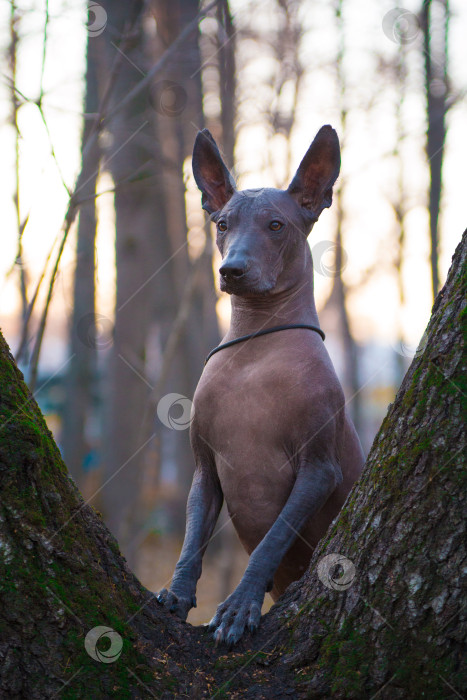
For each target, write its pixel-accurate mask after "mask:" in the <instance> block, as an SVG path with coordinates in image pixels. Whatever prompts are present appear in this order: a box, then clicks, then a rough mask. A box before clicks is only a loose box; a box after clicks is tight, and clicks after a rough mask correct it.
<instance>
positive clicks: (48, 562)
mask: <svg viewBox="0 0 467 700" xmlns="http://www.w3.org/2000/svg"><path fill="white" fill-rule="evenodd" d="M466 257H467V235H466V234H464V238H463V241H462V243H461V244H460V245H459V247H458V249H457V251H456V253H455V256H454V260H453V264H452V267H451V270H450V272H449V276H448V280H447V282H446V285H445V287H444V288H443V290H442V291H441V292H440V294H439V295H438V297H437V299H436V302H435V305H434V307H433V312H432V317H431V320H430V323H429V325H428V328H427V331H426V334H425V336H424V339H423V342H422V344H421V346H420V348H419V351H418V352H417V354H416V356H415V358H414V361H413V362H412V365H411V367H410V369H409V371H408V372H407V375H406V377H405V379H404V381H403V384H402V386H401V388H400V390H399V392H398V394H397V397H396V399H395V401H394V404H393V405H392V406H391V407H390V410H389V412H388V415H387V417H386V419H385V420H384V422H383V425H382V426H381V429H380V431H379V434H378V435H377V437H376V439H375V442H374V444H373V448H372V450H371V453H370V456H369V458H368V461H367V465H366V467H365V470H364V472H363V474H362V477H361V479H360V481H359V482H358V483H357V484H356V485H355V487H354V489H353V491H352V492H351V494H350V496H349V498H348V500H347V502H346V504H345V506H344V508H343V510H342V512H341V514H340V516H339V518H338V519H337V520H336V522H335V523H334V525H332V526H331V528H330V530H329V531H328V533H327V535H326V536H325V537H324V538H323V540H322V542H321V543H320V545H319V547H318V548H317V550H316V552H315V554H314V556H313V559H312V562H311V565H310V567H309V569H308V572H307V573H306V574H305V576H304V577H303V578H302V579H301V581H300V582H297V583H295V584H293V585H292V586H291V587H290V588H289V590H288V591H287V592H286V594H285V595H284V596H283V598H282V599H281V601H279V603H278V604H277V605H275V606H274V608H273V609H272V610H271V611H270V612H269V613H268V615H266V616H265V618H264V619H263V622H262V625H261V627H260V630H259V632H258V634H257V635H255V636H253V637H246V638H245V640H243V641H242V642H241V643H240V644H239V645H238V647H236V648H235V650H234V651H233V652H229V651H228V650H227V649H226V648H225V647H224V648H222V647H219V648H217V649H216V648H215V647H214V645H213V641H212V639H211V637H210V635H209V634H208V633H207V632H206V631H205V629H204V628H202V627H192V626H190V625H187V624H186V623H182V622H180V621H178V620H177V619H175V618H173V617H172V616H171V615H170V614H167V613H166V612H165V611H164V610H163V609H161V608H160V607H159V606H158V605H157V603H156V602H155V600H154V598H153V597H152V595H151V594H150V593H149V592H148V591H147V590H145V589H144V588H143V587H142V586H141V584H140V583H139V582H138V581H137V579H136V578H135V577H134V576H133V574H132V573H131V571H130V570H129V569H128V567H127V565H126V562H125V560H124V559H123V558H122V557H121V555H120V553H119V550H118V545H117V543H116V541H115V540H114V538H113V537H112V535H111V534H110V533H109V531H108V530H107V528H106V527H105V525H104V523H103V522H102V519H101V518H100V516H99V515H98V514H97V513H96V512H95V511H94V510H93V509H92V508H91V507H89V506H88V505H87V504H85V503H84V502H83V500H82V499H81V497H80V495H79V493H78V491H77V489H76V486H75V485H74V483H73V481H72V480H71V478H70V477H69V475H68V473H67V471H66V467H65V465H64V464H63V461H62V459H61V457H60V453H59V451H58V448H57V447H56V445H55V443H54V441H53V438H52V435H51V433H50V432H49V430H48V429H47V426H46V424H45V421H44V419H43V417H42V415H41V413H40V410H39V408H38V406H37V404H36V402H35V400H34V398H33V396H31V394H30V392H29V391H28V389H27V387H26V385H25V383H24V381H23V377H22V374H21V372H20V371H19V370H18V369H17V367H16V364H15V362H14V359H13V357H12V356H11V354H10V352H9V350H8V347H7V345H6V343H5V341H4V340H3V337H2V336H1V335H0V495H1V505H0V594H1V595H0V661H1V666H0V697H8V698H12V699H14V698H24V697H27V698H31V699H32V700H34V699H35V698H50V697H53V696H54V695H56V696H58V695H59V696H60V698H89V697H92V698H107V697H118V698H125V697H128V698H147V697H158V698H167V699H168V698H172V697H180V696H185V697H191V698H199V697H212V696H221V695H223V694H224V695H225V694H226V693H228V696H229V697H231V698H236V697H241V698H253V697H254V698H271V697H285V696H287V695H292V696H294V697H298V698H302V697H309V698H326V697H332V698H346V699H347V698H371V697H373V696H375V694H377V696H378V698H379V699H380V700H384V698H391V699H392V698H414V699H415V698H417V699H418V698H420V697H430V698H438V697H439V698H450V697H452V698H455V697H456V694H457V695H459V692H461V690H462V688H463V687H464V685H465V683H464V685H463V677H462V669H461V667H460V659H461V654H462V645H463V643H464V641H465V615H466V613H465V608H463V607H462V602H461V597H460V590H461V589H460V574H461V569H462V564H463V563H464V562H465V550H464V544H463V543H464V539H463V537H462V535H463V532H462V522H463V518H462V511H461V509H462V496H461V493H462V486H464V483H465V479H464V480H463V473H462V472H461V469H460V465H461V457H462V445H463V442H462V440H463V438H464V434H463V423H462V417H461V411H460V407H461V397H462V396H463V395H465V380H464V376H465V374H464V375H463V374H462V369H463V368H462V364H463V363H464V364H465V361H464V354H463V345H462V328H463V326H462V321H463V319H464V318H465V297H466V286H467V285H466V274H465V269H466ZM464 327H465V325H464ZM463 382H464V384H463ZM330 553H338V554H340V555H342V556H343V557H346V558H347V559H348V560H350V561H351V562H352V565H353V567H354V568H355V576H354V577H353V579H352V577H351V576H350V578H349V577H348V576H347V578H346V579H345V581H346V583H345V585H344V586H342V590H335V589H334V588H328V587H326V586H325V585H323V583H322V578H323V576H322V578H321V579H319V578H318V577H317V567H318V564H320V566H321V568H322V566H323V557H325V556H326V555H328V554H330ZM324 561H325V560H324ZM342 561H343V562H344V570H345V567H346V563H345V560H342ZM155 565H157V562H155ZM327 573H328V578H327V582H328V584H331V585H334V586H335V587H336V586H337V587H338V586H339V585H340V584H341V583H342V577H340V575H339V572H338V571H337V572H336V571H332V570H331V569H329V570H328V572H327ZM349 582H350V585H348V584H349ZM98 626H106V627H108V628H111V629H112V630H113V631H114V633H116V634H117V635H118V639H121V644H122V648H121V653H120V654H119V655H118V654H116V655H115V660H113V663H103V662H102V661H99V660H96V659H95V658H91V656H90V655H89V653H88V651H87V649H89V647H90V643H89V638H88V642H87V645H86V647H85V639H86V635H88V633H89V632H90V631H91V630H93V629H94V628H95V627H98ZM101 644H102V640H101ZM107 645H108V642H107ZM91 646H92V645H91ZM117 646H118V645H117ZM105 647H106V643H105V641H104V642H103V644H102V648H101V646H99V644H98V645H97V649H98V650H100V654H101V657H104V659H105V652H106V648H105ZM464 681H465V678H464Z"/></svg>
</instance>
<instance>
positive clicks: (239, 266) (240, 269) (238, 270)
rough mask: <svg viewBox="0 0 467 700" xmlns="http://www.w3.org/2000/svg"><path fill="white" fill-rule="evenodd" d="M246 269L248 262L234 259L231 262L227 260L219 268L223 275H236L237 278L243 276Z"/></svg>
mask: <svg viewBox="0 0 467 700" xmlns="http://www.w3.org/2000/svg"><path fill="white" fill-rule="evenodd" d="M246 271H247V265H246V263H240V262H235V261H232V262H231V263H229V262H225V263H224V264H223V265H222V266H221V267H220V268H219V272H220V273H221V275H222V277H234V278H235V279H238V278H239V277H243V275H244V274H245V272H246Z"/></svg>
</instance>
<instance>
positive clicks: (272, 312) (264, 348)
mask: <svg viewBox="0 0 467 700" xmlns="http://www.w3.org/2000/svg"><path fill="white" fill-rule="evenodd" d="M339 169H340V148H339V140H338V138H337V134H336V132H335V131H334V129H332V128H331V127H330V126H323V127H322V128H321V129H320V130H319V132H318V134H317V135H316V137H315V139H314V141H313V143H312V144H311V146H310V148H309V149H308V151H307V153H306V155H305V157H304V158H303V160H302V162H301V164H300V166H299V168H298V170H297V172H296V174H295V177H294V178H293V180H292V182H291V183H290V185H289V187H288V189H287V190H278V189H272V188H264V189H260V190H244V191H237V190H236V189H235V187H234V184H233V181H232V179H231V177H230V175H229V171H228V170H227V168H226V166H225V165H224V163H223V161H222V158H221V156H220V153H219V150H218V148H217V146H216V143H215V141H214V139H213V138H212V136H211V134H210V133H209V131H207V130H206V129H205V130H203V131H201V132H199V133H198V136H197V138H196V142H195V146H194V153H193V173H194V176H195V179H196V182H197V184H198V187H199V188H200V190H201V192H202V203H203V208H204V209H205V210H206V211H207V212H208V213H209V214H210V216H211V219H212V220H213V221H214V222H215V223H216V226H217V245H218V248H219V250H220V253H221V255H222V264H221V267H220V270H219V272H220V283H221V289H222V290H223V291H225V292H227V293H228V294H230V295H231V301H232V316H231V324H230V329H229V331H228V333H227V335H226V336H225V338H224V343H227V345H226V347H223V348H221V349H220V350H219V351H218V352H216V353H215V354H213V355H212V356H210V358H209V360H208V362H207V363H206V366H205V368H204V371H203V374H202V376H201V379H200V381H199V384H198V387H197V389H196V392H195V396H194V400H193V403H194V415H193V420H192V423H191V443H192V448H193V453H194V457H195V462H196V469H195V473H194V477H193V485H192V487H191V491H190V495H189V498H188V504H187V524H186V534H185V541H184V544H183V549H182V552H181V555H180V559H179V561H178V563H177V566H176V568H175V573H174V576H173V579H172V583H171V586H170V589H169V590H166V589H163V590H162V591H161V592H160V593H159V595H158V597H157V599H158V601H159V602H160V603H162V604H163V605H165V606H166V607H167V608H168V609H169V610H170V611H171V612H173V613H175V614H176V615H178V616H179V617H181V618H182V619H183V620H185V619H186V617H187V615H188V611H189V610H190V609H191V608H192V607H194V606H196V595H195V594H196V584H197V581H198V579H199V577H200V575H201V564H202V557H203V554H204V551H205V549H206V546H207V544H208V542H209V538H210V537H211V534H212V532H213V529H214V525H215V523H216V521H217V518H218V515H219V512H220V509H221V506H222V503H223V499H224V498H225V500H226V504H227V508H228V512H229V515H230V517H231V518H232V522H233V524H234V527H235V529H236V531H237V533H238V536H239V538H240V540H241V542H242V544H243V546H244V548H245V549H246V551H247V552H248V554H250V559H249V563H248V566H247V568H246V570H245V573H244V575H243V578H242V579H241V581H240V583H239V584H238V586H237V588H236V589H235V590H234V592H233V593H232V594H231V595H230V596H229V597H228V598H227V599H226V600H225V601H224V602H223V603H222V604H221V605H219V607H218V608H217V612H216V614H215V616H214V617H213V619H212V620H211V622H210V627H211V629H213V630H214V637H215V639H216V640H217V641H224V642H227V643H228V644H230V645H232V644H234V643H235V642H237V641H238V640H239V639H240V637H241V636H242V634H243V633H244V631H245V629H249V630H250V631H254V630H255V629H256V628H257V626H258V624H259V621H260V617H261V606H262V603H263V601H264V596H265V593H266V592H267V591H270V593H271V596H272V598H273V600H277V598H278V597H279V596H280V595H281V594H282V593H283V592H284V591H285V589H286V588H287V586H288V585H289V584H290V583H291V582H292V581H295V580H296V579H298V578H300V577H301V576H302V574H303V573H304V572H305V570H306V568H307V566H308V563H309V561H310V558H311V555H312V553H313V549H314V548H315V547H316V545H317V543H318V541H319V540H320V538H321V537H323V535H324V534H325V532H326V530H327V528H328V526H329V525H330V523H331V522H332V520H333V519H334V518H335V517H336V515H337V514H338V512H339V510H340V509H341V507H342V505H343V503H344V501H345V499H346V497H347V495H348V493H349V491H350V489H351V487H352V485H353V483H354V482H355V480H356V479H357V478H358V476H359V475H360V473H361V470H362V467H363V461H364V459H363V453H362V449H361V446H360V442H359V440H358V437H357V434H356V431H355V428H354V426H353V424H352V422H351V420H350V418H349V416H348V414H347V411H346V408H345V401H344V395H343V392H342V388H341V386H340V384H339V381H338V379H337V376H336V374H335V371H334V368H333V366H332V363H331V360H330V358H329V355H328V353H327V351H326V347H325V344H324V342H323V339H322V337H320V334H321V336H322V335H323V333H322V331H320V330H319V322H318V315H317V312H316V307H315V301H314V295H313V261H312V257H311V252H310V248H309V246H308V243H307V235H308V234H309V233H310V231H311V229H312V228H313V225H314V224H315V222H316V221H317V220H318V217H319V215H320V214H321V212H322V210H323V209H324V208H326V207H329V206H331V202H332V187H333V185H334V182H335V181H336V178H337V176H338V174H339ZM277 326H287V328H286V329H282V330H280V332H275V331H274V332H268V333H267V334H263V333H261V334H260V335H258V333H259V332H263V331H270V329H272V328H276V327H277ZM297 326H298V327H297ZM303 326H305V327H303ZM310 326H311V327H312V328H310ZM314 330H318V332H314ZM245 335H247V336H249V338H248V339H245V340H243V341H240V342H237V343H229V341H234V340H237V339H239V338H243V336H245ZM251 336H253V337H251Z"/></svg>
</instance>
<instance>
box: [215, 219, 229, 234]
mask: <svg viewBox="0 0 467 700" xmlns="http://www.w3.org/2000/svg"><path fill="white" fill-rule="evenodd" d="M217 230H218V231H222V232H223V231H227V224H226V223H225V221H219V223H218V224H217Z"/></svg>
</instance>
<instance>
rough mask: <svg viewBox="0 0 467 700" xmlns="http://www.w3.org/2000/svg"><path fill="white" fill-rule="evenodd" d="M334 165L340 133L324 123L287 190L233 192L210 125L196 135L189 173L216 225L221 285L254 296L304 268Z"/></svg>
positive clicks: (336, 165)
mask: <svg viewBox="0 0 467 700" xmlns="http://www.w3.org/2000/svg"><path fill="white" fill-rule="evenodd" d="M339 169H340V148H339V139H338V137H337V134H336V132H335V131H334V129H333V128H332V127H330V126H323V127H322V128H321V129H320V130H319V131H318V133H317V135H316V137H315V139H314V141H313V143H312V144H311V146H310V147H309V149H308V151H307V152H306V154H305V157H304V158H303V160H302V162H301V163H300V166H299V168H298V170H297V172H296V173H295V176H294V178H293V180H292V182H291V183H290V185H289V187H288V188H287V189H286V190H278V189H274V188H264V189H258V190H253V189H250V190H243V191H238V190H236V188H235V183H234V181H233V178H232V176H231V175H230V173H229V171H228V170H227V168H226V166H225V164H224V162H223V160H222V158H221V155H220V153H219V149H218V148H217V145H216V142H215V141H214V139H213V137H212V136H211V134H210V133H209V131H208V130H207V129H204V130H203V131H200V132H199V133H198V135H197V137H196V141H195V146H194V151H193V174H194V176H195V180H196V183H197V185H198V187H199V189H200V190H201V192H202V203H203V209H205V210H206V211H207V212H208V213H209V214H210V216H211V219H212V220H213V221H214V222H215V223H216V226H217V246H218V248H219V251H220V253H221V255H222V264H221V266H220V268H219V272H220V278H221V289H222V290H223V291H226V292H228V293H229V294H236V295H239V296H251V295H258V294H268V293H271V292H273V291H282V290H283V289H286V288H287V287H288V286H290V283H291V282H293V280H294V279H296V278H297V276H298V274H299V272H300V270H301V269H302V270H303V264H304V259H305V258H304V256H305V249H304V248H305V245H307V243H306V237H307V235H308V234H309V233H310V231H311V229H312V228H313V225H314V224H315V222H316V221H317V220H318V217H319V215H320V214H321V212H322V210H323V209H325V208H326V207H330V206H331V202H332V187H333V185H334V182H335V181H336V179H337V176H338V175H339Z"/></svg>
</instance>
